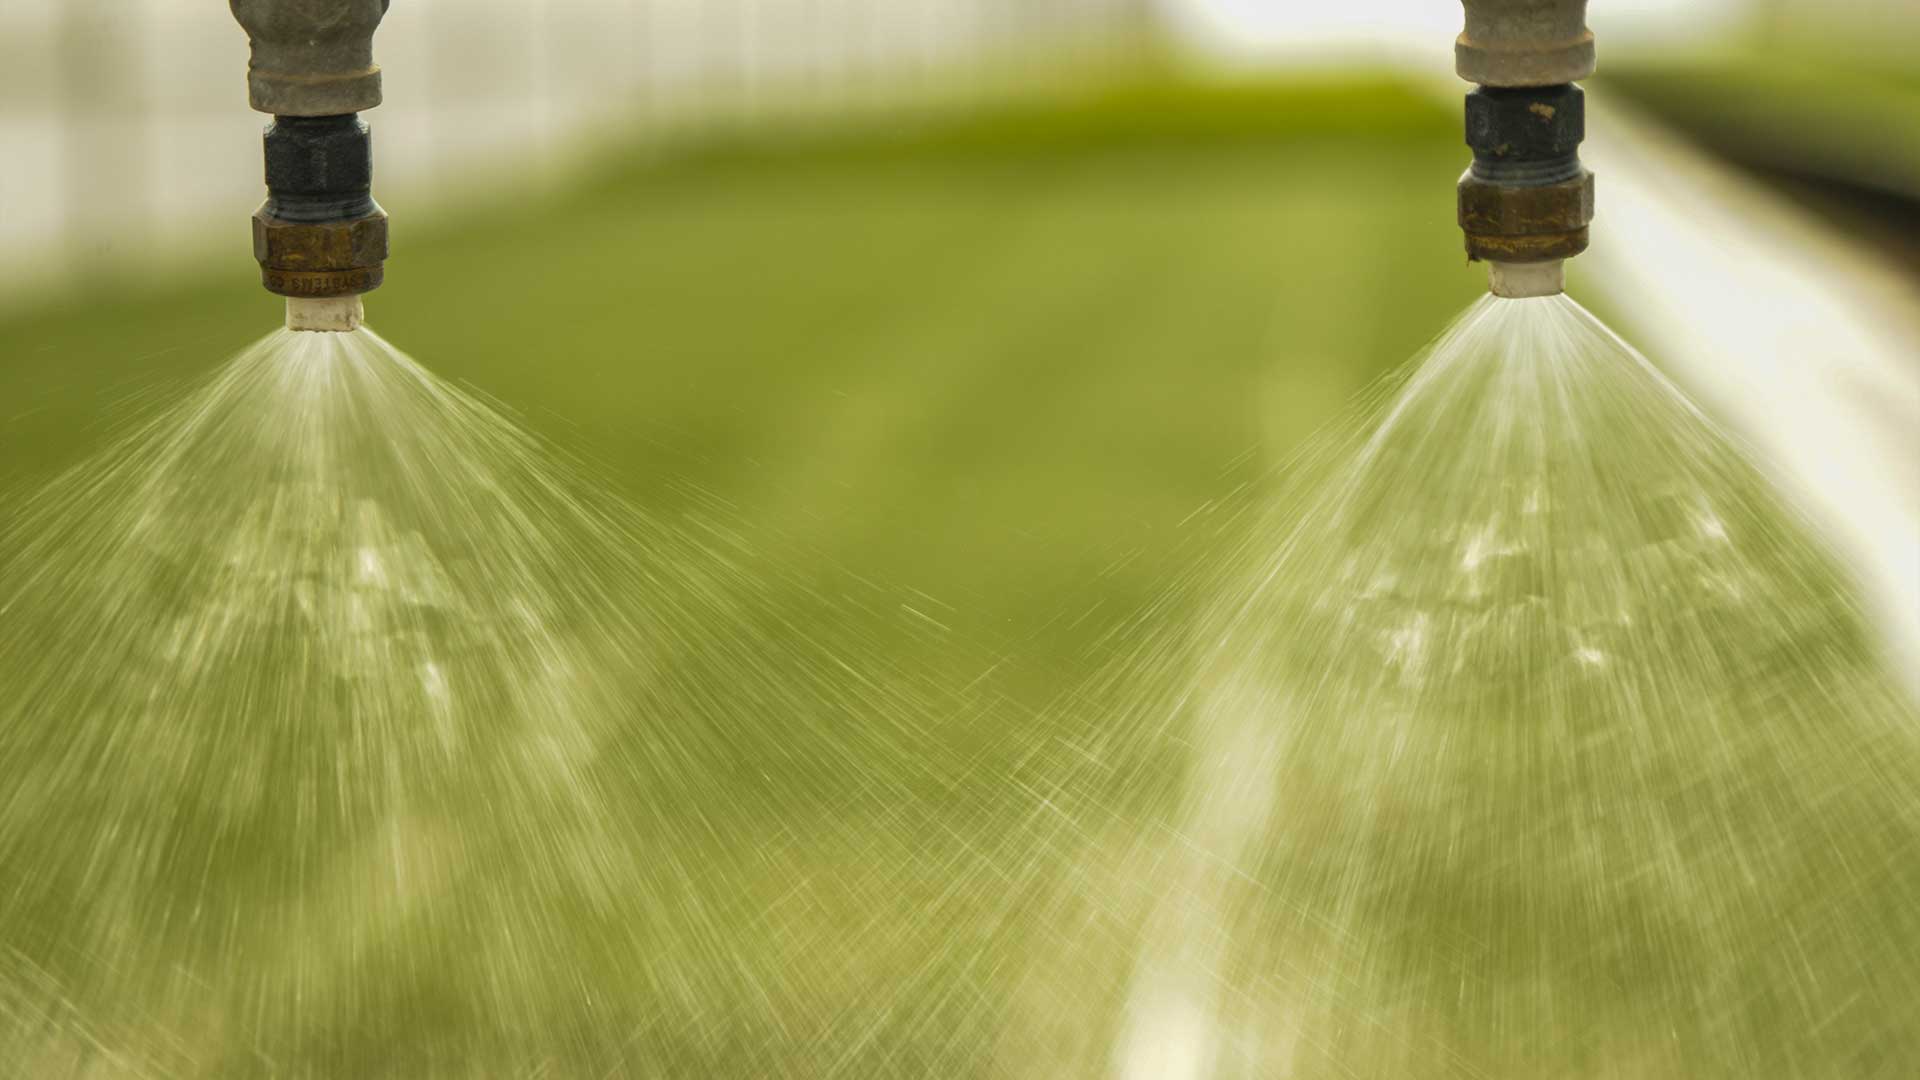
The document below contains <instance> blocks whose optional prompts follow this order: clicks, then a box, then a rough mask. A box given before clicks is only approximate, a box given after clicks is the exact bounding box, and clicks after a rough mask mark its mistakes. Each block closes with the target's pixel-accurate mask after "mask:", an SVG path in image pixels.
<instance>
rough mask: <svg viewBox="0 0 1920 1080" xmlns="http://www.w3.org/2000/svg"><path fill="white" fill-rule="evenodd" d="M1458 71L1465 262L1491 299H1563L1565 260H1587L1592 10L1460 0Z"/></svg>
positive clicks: (1563, 4) (1527, 0)
mask: <svg viewBox="0 0 1920 1080" xmlns="http://www.w3.org/2000/svg"><path fill="white" fill-rule="evenodd" d="M1462 5H1463V6H1464V7H1465V8H1466V14H1467V20H1466V29H1465V30H1464V31H1463V32H1462V33H1461V34H1460V37H1459V40H1458V41H1457V43H1456V44H1455V46H1454V69H1455V70H1456V71H1457V72H1458V73H1459V75H1460V77H1461V78H1463V79H1465V80H1467V81H1468V82H1472V83H1478V84H1479V87H1478V89H1476V90H1474V91H1473V92H1472V93H1470V94H1468V95H1467V117H1466V120H1467V123H1466V127H1467V145H1468V146H1470V147H1472V148H1473V164H1472V165H1471V166H1470V167H1469V168H1468V169H1467V172H1466V175H1464V176H1462V177H1461V178H1460V228H1461V229H1462V230H1463V231H1464V232H1465V233H1466V236H1467V258H1468V259H1469V260H1471V261H1474V262H1482V261H1484V262H1486V263H1487V264H1488V270H1489V273H1488V282H1489V286H1490V288H1491V289H1492V291H1493V293H1494V295H1496V296H1507V297H1534V296H1553V295H1555V294H1558V293H1561V292H1564V291H1566V260H1568V259H1570V258H1572V257H1573V256H1575V255H1578V254H1580V253H1581V252H1583V251H1585V250H1586V249H1587V232H1588V226H1589V225H1590V224H1591V223H1592V222H1593V173H1592V172H1590V171H1588V170H1587V168H1586V166H1584V165H1582V164H1581V163H1580V143H1581V140H1583V139H1584V138H1586V98H1585V95H1584V93H1583V92H1582V91H1581V89H1580V88H1579V87H1578V86H1575V85H1574V83H1575V82H1576V81H1577V80H1580V79H1584V78H1587V77H1588V76H1590V75H1592V74H1593V70H1594V50H1593V32H1592V31H1591V30H1588V29H1587V2H1586V0H1462Z"/></svg>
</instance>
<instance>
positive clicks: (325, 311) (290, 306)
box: [287, 296, 367, 334]
mask: <svg viewBox="0 0 1920 1080" xmlns="http://www.w3.org/2000/svg"><path fill="white" fill-rule="evenodd" d="M366 317H367V309H366V308H365V307H364V306H362V305H361V303H360V298H359V297H358V296H330V297H327V298H326V299H324V300H309V299H306V298H302V297H293V296H289V297H287V329H289V330H313V331H319V332H322V333H334V334H344V333H346V332H347V331H349V330H358V329H360V324H361V322H363V321H364V320H365V319H366Z"/></svg>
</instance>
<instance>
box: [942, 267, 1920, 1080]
mask: <svg viewBox="0 0 1920 1080" xmlns="http://www.w3.org/2000/svg"><path fill="white" fill-rule="evenodd" d="M1318 450H1319V452H1318V453H1317V454H1315V455H1313V456H1312V457H1311V459H1310V460H1309V461H1308V463H1307V464H1306V465H1305V466H1303V469H1304V471H1305V474H1306V475H1309V476H1310V477H1311V479H1310V480H1302V481H1300V482H1299V486H1298V487H1295V488H1294V489H1293V491H1294V495H1293V496H1291V497H1289V498H1287V499H1285V500H1284V501H1283V502H1282V503H1281V504H1279V505H1278V506H1277V507H1276V508H1275V509H1272V510H1267V511H1261V510H1259V509H1258V508H1255V509H1254V510H1252V511H1250V512H1249V513H1248V514H1247V515H1246V519H1245V520H1244V521H1243V522H1242V524H1243V525H1244V526H1246V527H1245V529H1244V530H1243V533H1244V536H1245V539H1244V540H1243V541H1241V542H1240V544H1239V546H1238V547H1237V549H1236V550H1234V551H1233V552H1232V553H1231V554H1230V555H1228V556H1227V557H1226V558H1225V559H1224V560H1223V563H1224V566H1225V572H1224V573H1222V574H1220V575H1217V577H1214V578H1213V580H1214V582H1215V584H1214V586H1213V587H1214V588H1215V589H1217V590H1218V591H1217V593H1216V599H1214V600H1213V601H1212V602H1211V603H1209V604H1207V605H1205V606H1204V610H1205V611H1206V614H1204V615H1203V616H1202V618H1201V619H1200V620H1199V622H1198V624H1197V625H1188V626H1176V627H1149V628H1148V633H1147V636H1146V638H1145V639H1144V641H1145V644H1143V645H1141V646H1139V647H1138V648H1137V649H1136V650H1134V651H1132V652H1129V653H1128V655H1127V656H1126V658H1125V660H1124V661H1123V662H1122V663H1121V664H1120V665H1119V667H1118V669H1117V671H1116V673H1115V674H1113V675H1111V676H1110V677H1108V678H1107V679H1105V680H1103V681H1102V682H1100V683H1097V684H1095V685H1093V686H1090V687H1089V688H1087V689H1086V690H1085V691H1084V692H1083V693H1082V694H1081V695H1078V696H1077V698H1076V700H1075V701H1074V702H1073V703H1071V704H1070V705H1068V706H1067V707H1066V708H1067V709H1068V710H1069V711H1073V712H1077V713H1079V714H1080V715H1081V719H1082V721H1083V722H1082V723H1081V724H1079V725H1078V726H1077V727H1071V728H1070V730H1075V731H1077V732H1078V733H1077V735H1074V736H1072V737H1063V738H1060V739H1059V740H1058V741H1056V742H1055V743H1052V744H1050V745H1048V746H1043V747H1039V748H1036V751H1035V753H1034V754H1033V755H1032V757H1031V759H1030V760H1031V762H1032V765H1031V769H1030V775H1028V776H1026V777H1025V778H1023V783H1024V785H1025V786H1027V787H1028V788H1029V789H1030V790H1033V791H1035V792H1037V793H1038V796H1037V797H1038V801H1037V802H1036V804H1035V805H1034V807H1033V810H1032V814H1031V816H1030V817H1028V818H1027V819H1025V820H1024V822H1022V823H1021V824H1020V825H1019V827H1016V828H1012V829H1010V830H1009V831H1007V832H1006V833H1004V834H1003V839H1002V843H1003V846H1002V847H1001V848H1000V849H999V853H998V857H997V859H996V860H993V861H992V862H991V863H990V864H989V867H990V868H989V869H988V870H987V871H986V873H988V874H989V875H990V880H992V881H993V884H992V886H991V887H992V888H993V889H995V890H997V891H999V892H1002V893H1006V894H1015V895H1018V896H1019V897H1020V901H1019V903H1020V911H1019V914H1018V916H1017V917H1015V916H1011V915H1008V914H1005V913H1003V914H1001V915H998V916H993V917H992V918H993V919H994V920H996V924H997V932H998V933H999V935H1000V937H999V939H998V940H999V946H998V949H997V950H996V952H995V955H997V956H999V957H1000V959H1001V963H1002V964H1004V965H1005V967H1002V966H1001V965H995V964H989V965H982V966H983V967H984V968H988V969H990V970H992V971H994V972H995V974H994V975H993V976H992V977H991V978H983V979H982V980H981V983H980V985H979V989H980V992H982V993H983V994H988V995H997V994H1000V993H1001V992H1002V991H1001V990H1000V989H997V988H999V987H1003V986H1004V985H1017V986H1019V987H1020V988H1021V991H1020V994H1019V995H1018V997H1017V999H1016V998H1007V999H1004V1000H1003V1001H1002V1002H1001V1008H999V1009H997V1010H995V1011H994V1016H995V1017H996V1019H995V1020H994V1021H992V1024H993V1026H995V1027H996V1028H997V1029H999V1030H1000V1031H1002V1032H1003V1045H1005V1044H1006V1042H1007V1041H1008V1040H1010V1039H1011V1038H1016V1037H1017V1038H1019V1040H1020V1042H1019V1045H1021V1046H1022V1047H1023V1053H1022V1054H1021V1055H1019V1060H1018V1061H1017V1062H1016V1063H1015V1064H1013V1065H1010V1066H1009V1067H1008V1068H1007V1069H1006V1070H1005V1071H1006V1073H1007V1074H1008V1075H1019V1076H1034V1077H1040V1076H1096V1075H1111V1076H1120V1077H1126V1078H1130V1080H1131V1078H1146V1077H1153V1078H1156V1080H1164V1078H1200V1077H1269V1076H1299V1077H1323V1076H1324V1077H1334V1076H1377V1077H1389V1076H1391V1077H1400V1076H1463V1077H1464V1076H1473V1077H1535V1076H1593V1077H1602V1076H1635V1077H1702V1076H1726V1077H1735V1076H1741V1077H1745V1076H1836V1075H1859V1076H1869V1075H1899V1074H1901V1073H1902V1072H1904V1071H1907V1070H1908V1069H1909V1067H1911V1066H1913V1065H1915V1064H1920V904H1916V903H1915V902H1914V901H1915V898H1916V897H1920V860H1916V859H1915V858H1914V853H1915V851H1916V850H1920V713H1917V712H1916V709H1915V706H1914V704H1913V703H1912V702H1911V701H1910V700H1908V699H1907V698H1906V697H1905V696H1904V695H1903V692H1902V691H1901V690H1900V689H1899V688H1898V686H1897V684H1896V683H1895V682H1894V681H1893V680H1892V679H1890V678H1889V675H1888V672H1887V670H1886V668H1885V667H1884V666H1883V665H1884V658H1883V655H1882V649H1881V646H1880V644H1879V643H1878V642H1877V641H1876V639H1875V637H1874V635H1873V634H1872V633H1871V631H1870V629H1869V628H1868V626H1867V625H1866V621H1865V620H1864V619H1863V617H1862V616H1861V614H1860V612H1859V610H1858V608H1857V606H1856V604H1855V602H1854V600H1853V599H1852V598H1851V596H1850V583H1849V582H1848V581H1847V580H1845V578H1844V576H1843V575H1842V574H1841V573H1839V572H1838V571H1836V569H1835V568H1834V567H1833V566H1832V565H1830V563H1829V560H1828V559H1827V557H1826V555H1825V554H1824V552H1823V551H1821V550H1820V549H1819V547H1818V546H1817V545H1816V544H1815V543H1813V542H1812V541H1810V540H1809V539H1808V538H1807V535H1806V534H1805V533H1804V532H1803V526H1802V523H1801V522H1799V521H1798V520H1797V519H1796V518H1795V516H1794V515H1793V514H1792V513H1791V512H1790V511H1789V510H1788V509H1786V508H1785V507H1784V506H1783V505H1782V504H1781V502H1780V501H1779V500H1778V499H1777V498H1776V497H1775V496H1774V495H1773V493H1772V492H1771V491H1770V489H1769V487H1768V483H1767V481H1766V480H1765V479H1764V477H1763V476H1762V475H1761V474H1760V473H1759V472H1758V471H1757V470H1756V469H1755V467H1754V466H1753V464H1752V463H1751V462H1750V461H1749V459H1748V458H1747V456H1746V455H1745V454H1744V452H1743V451H1742V450H1741V448H1740V447H1739V446H1738V445H1737V444H1736V443H1735V442H1734V441H1733V440H1731V439H1730V438H1729V437H1728V436H1727V435H1726V434H1724V433H1723V432H1721V431H1720V430H1719V429H1717V428H1716V427H1715V425H1714V424H1713V423H1712V422H1711V421H1710V420H1709V419H1708V418H1706V417H1705V416H1703V415H1702V414H1701V413H1700V412H1699V411H1698V410H1696V409H1695V408H1694V407H1693V406H1692V405H1691V404H1690V403H1689V402H1688V401H1687V400H1686V398H1685V397H1684V396H1683V395H1682V394H1681V393H1680V392H1679V391H1678V390H1676V389H1675V388H1674V387H1673V386H1671V385H1670V384H1669V383H1668V382H1667V381H1666V380H1665V379H1664V378H1663V377H1662V376H1661V375H1660V374H1659V373H1658V372H1657V371H1656V370H1655V369H1654V368H1653V367H1652V366H1650V365H1649V364H1648V363H1647V362H1646V361H1645V360H1644V359H1643V358H1641V357H1640V356H1639V355H1637V354H1636V353H1635V352H1634V351H1633V350H1632V349H1631V348H1629V347H1628V346H1626V345H1625V344H1623V343H1622V342H1621V341H1620V340H1619V339H1618V338H1617V337H1615V336H1614V335H1613V334H1612V333H1610V332H1609V331H1607V330H1606V329H1605V328H1604V327H1602V326H1601V325H1600V324H1599V323H1598V322H1597V321H1596V320H1594V319H1593V317H1592V316H1590V315H1589V314H1587V313H1586V312H1585V311H1584V310H1583V309H1581V308H1580V307H1579V306H1578V305H1577V304H1575V303H1574V302H1573V301H1571V300H1568V299H1566V298H1564V297H1555V298H1545V299H1532V300H1503V299H1496V298H1488V299H1485V300H1483V301H1481V302H1480V303H1479V304H1478V305H1477V306H1476V307H1475V308H1474V309H1473V310H1471V311H1470V312H1469V313H1468V314H1467V315H1466V316H1465V317H1463V318H1462V319H1461V320H1460V322H1459V323H1458V324H1457V325H1456V326H1455V327H1453V328H1452V329H1451V330H1450V331H1449V332H1448V333H1447V334H1446V335H1445V336H1443V337H1442V338H1441V339H1440V340H1439V341H1438V342H1436V343H1435V345H1434V346H1433V347H1432V348H1431V350H1430V351H1429V353H1428V354H1427V355H1426V356H1424V357H1423V358H1422V359H1421V360H1420V361H1418V362H1417V363H1416V365H1415V366H1414V367H1413V368H1411V369H1410V374H1408V375H1406V376H1405V377H1404V378H1403V380H1402V381H1401V382H1400V383H1398V384H1396V385H1394V386H1392V387H1390V388H1389V389H1388V391H1387V392H1386V393H1385V394H1384V395H1383V397H1382V398H1381V402H1380V405H1379V407H1378V408H1377V409H1374V410H1372V411H1370V412H1369V414H1368V415H1367V417H1366V419H1365V422H1364V423H1362V424H1360V425H1358V426H1356V427H1354V428H1352V429H1350V430H1347V431H1345V432H1343V433H1342V434H1340V435H1339V436H1337V437H1332V438H1330V439H1328V440H1325V441H1323V442H1322V443H1321V444H1320V445H1319V448H1318ZM1178 606H1179V605H1177V604H1175V605H1169V609H1170V610H1172V609H1177V608H1178ZM983 782H984V783H987V784H992V783H994V782H995V781H993V780H992V779H988V780H985V781H983ZM1003 820H1004V819H1003ZM1005 879H1011V880H1017V881H1019V882H1021V883H1022V884H1021V886H1020V887H1018V888H1009V887H1008V886H1007V885H1005V884H1004V883H1003V880H1005ZM993 910H1003V909H999V908H994V909H993ZM1007 968H1011V969H1012V970H1013V971H1015V972H1017V975H1009V974H1007V973H1006V969H1007ZM1069 1018H1070V1019H1069ZM1061 1030H1072V1031H1075V1032H1078V1033H1081V1034H1082V1035H1090V1036H1091V1037H1082V1038H1077V1039H1072V1040H1069V1039H1058V1038H1056V1039H1051V1040H1049V1039H1048V1038H1047V1036H1046V1033H1047V1032H1050V1031H1053V1032H1058V1031H1061ZM1008 1032H1011V1033H1015V1035H1013V1036H1007V1035H1005V1034H1004V1033H1008ZM955 1052H956V1056H958V1057H962V1058H964V1057H966V1056H967V1051H965V1050H963V1049H961V1048H958V1047H956V1048H955Z"/></svg>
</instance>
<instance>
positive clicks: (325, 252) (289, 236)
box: [253, 206, 387, 299]
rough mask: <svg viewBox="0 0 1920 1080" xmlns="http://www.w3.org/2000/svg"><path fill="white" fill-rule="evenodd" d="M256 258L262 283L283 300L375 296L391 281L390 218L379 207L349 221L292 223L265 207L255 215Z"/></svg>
mask: <svg viewBox="0 0 1920 1080" xmlns="http://www.w3.org/2000/svg"><path fill="white" fill-rule="evenodd" d="M253 257H254V258H255V259H258V260H259V261H260V283H261V284H262V285H265V286H266V287H267V291H268V292H271V293H278V294H279V295H281V296H293V297H304V298H309V299H313V298H322V297H330V296H356V295H358V294H360V293H364V292H372V291H373V290H375V289H377V288H379V287H380V283H381V282H382V281H384V280H385V279H386V261H387V214H386V211H384V210H381V209H380V208H379V207H377V206H376V207H374V210H373V212H372V213H370V214H367V215H365V216H363V217H357V218H352V219H350V220H347V221H319V222H312V221H287V220H284V219H282V218H277V217H274V216H273V215H272V214H271V213H269V212H268V209H267V207H265V206H262V207H261V208H260V209H259V210H258V211H257V212H255V214H254V215H253Z"/></svg>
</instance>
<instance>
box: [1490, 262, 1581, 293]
mask: <svg viewBox="0 0 1920 1080" xmlns="http://www.w3.org/2000/svg"><path fill="white" fill-rule="evenodd" d="M1487 287H1488V288H1489V289H1490V290H1491V291H1492V292H1493V295H1495V296H1505V297H1508V298H1510V299H1515V300H1525V299H1528V298H1530V297H1536V296H1558V295H1559V294H1561V293H1563V292H1566V291H1567V263H1566V260H1564V259H1552V260H1549V261H1547V262H1533V263H1503V262H1490V263H1488V264H1487Z"/></svg>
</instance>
